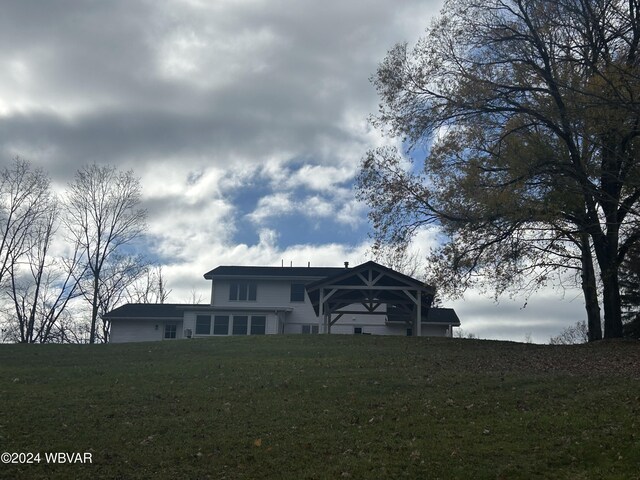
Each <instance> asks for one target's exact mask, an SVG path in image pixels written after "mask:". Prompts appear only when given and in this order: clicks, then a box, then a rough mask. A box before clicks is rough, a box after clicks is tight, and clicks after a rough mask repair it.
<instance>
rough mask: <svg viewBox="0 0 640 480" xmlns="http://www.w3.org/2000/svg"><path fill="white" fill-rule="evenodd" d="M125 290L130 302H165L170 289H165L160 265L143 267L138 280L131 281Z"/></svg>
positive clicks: (165, 284) (165, 285)
mask: <svg viewBox="0 0 640 480" xmlns="http://www.w3.org/2000/svg"><path fill="white" fill-rule="evenodd" d="M127 292H128V295H127V296H128V299H129V301H130V302H132V303H165V302H166V301H167V299H168V298H169V294H170V293H171V289H167V283H166V281H165V278H164V274H163V273H162V265H158V266H155V267H147V268H145V272H144V273H143V275H142V276H141V278H140V279H139V281H137V282H135V283H133V284H132V285H131V286H130V288H128V289H127Z"/></svg>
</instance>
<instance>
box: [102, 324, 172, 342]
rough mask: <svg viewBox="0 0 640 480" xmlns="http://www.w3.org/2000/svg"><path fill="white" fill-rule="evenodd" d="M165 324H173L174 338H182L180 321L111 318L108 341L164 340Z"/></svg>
mask: <svg viewBox="0 0 640 480" xmlns="http://www.w3.org/2000/svg"><path fill="white" fill-rule="evenodd" d="M167 324H168V325H175V327H176V328H175V338H183V330H182V321H175V320H173V321H170V320H155V321H154V320H112V321H111V334H110V340H109V341H110V342H111V343H125V342H154V341H158V340H164V337H165V326H166V325H167ZM170 331H173V329H170ZM167 340H169V339H167Z"/></svg>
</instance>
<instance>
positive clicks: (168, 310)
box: [103, 303, 204, 320]
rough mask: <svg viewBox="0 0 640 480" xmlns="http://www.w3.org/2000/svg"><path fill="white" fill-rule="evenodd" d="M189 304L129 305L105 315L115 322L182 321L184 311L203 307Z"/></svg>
mask: <svg viewBox="0 0 640 480" xmlns="http://www.w3.org/2000/svg"><path fill="white" fill-rule="evenodd" d="M203 306H204V305H193V304H187V303H127V304H126V305H122V306H120V307H118V308H114V309H113V310H111V311H110V312H107V313H105V314H104V315H103V317H104V318H108V319H109V320H115V319H120V318H127V319H130V318H139V319H144V318H167V319H168V318H176V319H180V320H182V316H183V311H184V310H185V309H187V308H190V307H203Z"/></svg>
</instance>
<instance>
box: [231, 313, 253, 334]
mask: <svg viewBox="0 0 640 480" xmlns="http://www.w3.org/2000/svg"><path fill="white" fill-rule="evenodd" d="M248 324H249V317H247V316H246V315H242V316H235V315H234V316H233V335H246V334H247V325H248Z"/></svg>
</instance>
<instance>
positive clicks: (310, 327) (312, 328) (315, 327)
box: [302, 325, 318, 334]
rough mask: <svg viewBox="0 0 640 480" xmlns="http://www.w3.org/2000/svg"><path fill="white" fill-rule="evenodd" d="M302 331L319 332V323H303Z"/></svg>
mask: <svg viewBox="0 0 640 480" xmlns="http://www.w3.org/2000/svg"><path fill="white" fill-rule="evenodd" d="M302 333H307V334H308V333H314V334H317V333H318V325H302Z"/></svg>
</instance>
